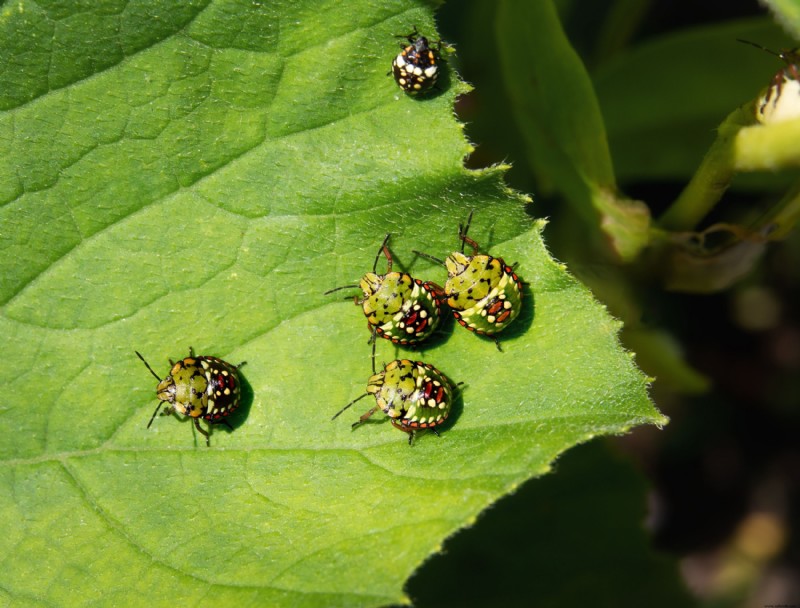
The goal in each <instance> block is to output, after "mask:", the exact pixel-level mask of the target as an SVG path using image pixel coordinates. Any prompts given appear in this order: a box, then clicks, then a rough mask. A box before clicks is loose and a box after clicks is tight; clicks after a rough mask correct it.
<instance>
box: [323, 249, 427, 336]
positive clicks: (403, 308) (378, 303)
mask: <svg viewBox="0 0 800 608" xmlns="http://www.w3.org/2000/svg"><path fill="white" fill-rule="evenodd" d="M389 236H390V235H388V234H387V235H386V238H384V240H383V243H382V244H381V248H380V249H379V250H378V254H377V255H376V256H375V263H374V264H373V265H372V272H368V273H367V274H365V275H364V276H363V278H362V279H361V282H360V283H359V284H358V285H345V286H343V287H337V288H335V289H331V290H329V291H326V292H325V295H327V294H330V293H333V292H335V291H339V290H340V289H355V288H356V287H360V288H361V291H362V292H363V294H364V295H363V297H361V298H359V297H358V296H353V302H355V304H356V306H361V307H362V308H363V310H364V315H365V316H366V317H367V324H368V327H369V330H370V332H371V333H372V339H373V341H374V338H375V336H376V335H377V336H380V337H381V338H386V339H387V340H391V341H392V342H394V343H395V344H402V345H406V344H417V343H419V342H422V341H423V340H424V339H425V338H427V337H428V336H430V335H431V334H432V333H433V332H434V330H435V329H436V326H437V325H438V324H439V319H440V318H441V303H440V297H441V290H442V288H441V287H439V286H438V285H436V284H435V283H432V282H430V281H428V282H423V281H421V280H420V279H415V278H414V277H412V276H411V275H410V274H408V273H405V272H392V254H391V252H390V251H389V247H388V246H387V242H388V241H389ZM381 254H383V255H384V256H385V257H386V264H387V269H386V274H377V273H376V269H377V267H378V260H379V259H380V257H381Z"/></svg>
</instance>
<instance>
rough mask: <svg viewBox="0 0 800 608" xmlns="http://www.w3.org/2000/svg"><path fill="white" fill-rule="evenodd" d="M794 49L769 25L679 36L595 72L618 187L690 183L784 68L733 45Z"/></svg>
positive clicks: (753, 23)
mask: <svg viewBox="0 0 800 608" xmlns="http://www.w3.org/2000/svg"><path fill="white" fill-rule="evenodd" d="M737 38H741V39H745V40H750V41H753V42H757V43H758V44H761V45H763V46H767V47H771V48H776V49H780V48H785V47H787V46H793V44H792V42H791V40H790V39H789V38H787V37H786V36H785V35H782V34H781V32H780V29H779V28H778V27H777V26H776V25H775V24H774V23H772V22H771V21H769V20H767V19H752V20H746V21H736V22H732V23H724V24H715V25H709V26H704V27H700V28H695V29H691V30H681V31H678V32H676V33H673V34H668V35H665V36H663V37H662V38H659V39H656V40H653V41H652V42H647V43H645V44H642V45H641V46H638V47H633V48H632V49H630V50H629V51H628V52H625V53H622V54H620V55H618V56H616V57H615V58H614V59H613V60H611V61H609V62H608V63H606V64H603V65H602V66H600V67H599V68H598V69H597V71H596V72H595V73H594V74H593V78H594V82H595V86H596V87H597V97H598V99H599V102H600V106H601V107H602V112H603V117H604V118H605V125H606V129H607V130H608V138H609V143H610V146H611V151H612V153H613V158H614V167H615V169H616V172H617V178H618V179H619V180H620V181H623V182H626V181H632V180H645V179H674V180H681V181H683V180H687V179H689V178H690V177H691V176H692V175H693V174H694V172H695V171H696V170H697V166H698V164H699V163H700V162H701V160H702V158H703V156H704V155H705V153H706V151H707V150H708V148H709V147H710V146H711V144H712V143H713V141H714V136H715V130H716V129H717V127H718V126H719V124H720V123H721V122H722V120H723V119H724V118H725V117H726V116H727V115H728V114H730V113H731V112H732V111H733V110H734V109H735V108H736V107H738V106H740V105H743V104H745V103H747V102H748V101H752V100H753V99H755V98H756V96H757V95H758V93H759V91H760V90H761V89H763V88H764V87H766V86H767V85H768V84H769V82H770V79H771V78H772V75H773V74H774V73H775V72H777V71H778V69H780V68H781V67H783V65H782V64H781V62H780V61H779V60H777V59H776V58H775V57H772V56H770V55H769V54H767V53H764V52H760V51H758V50H757V49H754V48H752V47H748V46H746V45H744V44H741V43H739V42H737V41H736V39H737Z"/></svg>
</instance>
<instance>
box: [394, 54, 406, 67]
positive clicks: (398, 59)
mask: <svg viewBox="0 0 800 608" xmlns="http://www.w3.org/2000/svg"><path fill="white" fill-rule="evenodd" d="M394 64H395V65H396V66H397V67H398V68H402V67H403V66H404V65H405V64H406V60H405V57H403V55H402V54H400V55H398V56H397V57H395V58H394Z"/></svg>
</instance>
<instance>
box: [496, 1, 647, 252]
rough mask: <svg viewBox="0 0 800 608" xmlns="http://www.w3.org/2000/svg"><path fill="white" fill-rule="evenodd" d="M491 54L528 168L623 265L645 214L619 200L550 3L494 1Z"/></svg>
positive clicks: (590, 101)
mask: <svg viewBox="0 0 800 608" xmlns="http://www.w3.org/2000/svg"><path fill="white" fill-rule="evenodd" d="M497 29H498V32H502V35H498V37H497V40H498V46H499V56H500V60H501V65H502V69H503V74H504V76H505V84H506V88H507V90H508V92H509V95H510V98H511V101H512V106H513V110H514V113H515V116H516V118H517V122H518V123H519V125H520V127H521V128H522V130H523V136H524V137H525V139H526V141H527V144H528V151H527V153H528V158H529V161H530V162H531V163H532V165H533V167H534V170H535V171H536V172H537V173H538V174H539V175H541V176H543V179H545V180H547V181H549V182H552V183H553V184H554V185H555V187H556V188H557V189H558V190H559V191H560V192H561V193H562V194H563V195H564V196H565V197H566V198H567V199H568V200H569V201H571V202H572V204H574V205H575V206H576V208H577V209H578V210H579V212H580V213H582V214H583V216H584V217H586V218H588V219H589V221H590V222H592V223H596V224H599V225H600V227H601V229H602V230H603V231H604V233H605V234H606V235H607V236H608V237H609V239H610V241H611V245H612V250H613V251H614V252H616V253H617V254H618V255H619V256H620V257H621V258H622V259H624V260H631V259H633V258H634V257H636V255H637V254H638V252H639V251H640V250H641V248H642V247H644V246H645V245H646V244H647V241H648V238H649V234H648V227H649V220H650V216H649V212H648V210H647V208H646V207H645V206H644V205H642V204H641V203H639V202H638V201H632V200H629V199H625V198H624V197H620V196H619V195H618V193H617V191H616V181H615V178H614V170H613V167H612V163H611V156H610V154H609V151H608V143H607V141H606V133H605V127H604V125H603V118H602V116H601V114H600V108H599V105H598V104H597V99H596V97H595V94H594V90H593V88H592V83H591V81H590V79H589V76H588V74H587V73H586V69H585V68H584V66H583V63H582V62H581V60H580V58H579V57H578V55H577V54H576V53H575V51H574V49H573V48H572V46H571V45H570V44H569V41H568V40H567V38H566V36H565V35H564V32H563V30H562V29H561V24H560V23H559V20H558V15H557V13H556V11H555V8H554V7H553V5H552V3H551V2H550V1H549V0H547V1H543V2H527V3H522V2H512V1H506V0H503V1H501V2H499V4H498V13H497Z"/></svg>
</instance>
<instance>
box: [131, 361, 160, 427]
mask: <svg viewBox="0 0 800 608" xmlns="http://www.w3.org/2000/svg"><path fill="white" fill-rule="evenodd" d="M133 352H135V353H136V356H137V357H139V358H140V359H141V360H142V363H144V364H145V365H146V366H147V369H149V370H150V373H151V374H153V376H154V377H155V379H156V380H158V381H159V382H161V376H159V375H158V374H157V373H155V372H154V371H153V368H152V367H150V364H149V363H148V362H147V361H145V360H144V357H142V355H141V353H140V352H139V351H138V350H135V351H133ZM154 415H155V414H154ZM147 426H150V425H149V424H148V425H147Z"/></svg>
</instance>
